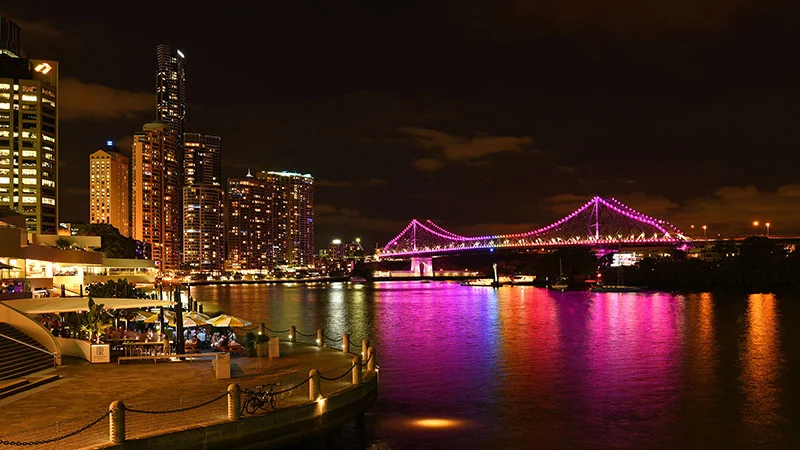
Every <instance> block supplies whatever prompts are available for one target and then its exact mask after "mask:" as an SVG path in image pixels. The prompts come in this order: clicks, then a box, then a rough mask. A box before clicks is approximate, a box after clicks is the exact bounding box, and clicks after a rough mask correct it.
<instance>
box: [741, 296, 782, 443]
mask: <svg viewBox="0 0 800 450" xmlns="http://www.w3.org/2000/svg"><path fill="white" fill-rule="evenodd" d="M778 318H779V312H778V306H777V302H776V299H775V296H774V295H773V294H752V295H750V296H749V297H748V299H747V314H746V321H747V322H746V329H745V335H744V339H743V341H742V347H741V361H742V373H741V377H740V388H741V390H742V393H743V394H744V396H745V404H744V407H743V409H742V412H741V414H742V421H743V423H744V425H745V427H744V431H745V433H746V435H747V436H746V438H747V439H748V441H760V440H761V439H763V435H764V434H765V433H769V432H770V431H771V430H773V429H775V428H776V427H777V426H778V425H779V423H780V415H779V408H780V389H781V388H780V377H781V373H782V371H783V361H782V357H781V351H780V344H781V343H780V337H779V334H778V333H779V331H780V324H779V320H778Z"/></svg>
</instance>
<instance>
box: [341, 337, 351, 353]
mask: <svg viewBox="0 0 800 450" xmlns="http://www.w3.org/2000/svg"><path fill="white" fill-rule="evenodd" d="M342 353H350V334H349V333H345V334H344V336H342Z"/></svg>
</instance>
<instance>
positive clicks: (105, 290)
mask: <svg viewBox="0 0 800 450" xmlns="http://www.w3.org/2000/svg"><path fill="white" fill-rule="evenodd" d="M86 294H87V295H88V296H89V297H96V298H112V297H113V298H147V294H146V293H145V292H144V291H143V290H141V289H139V288H137V287H136V285H134V284H133V283H129V282H128V280H126V279H125V278H120V279H118V280H108V281H106V282H105V283H93V284H90V285H89V286H86Z"/></svg>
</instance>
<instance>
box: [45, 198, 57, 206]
mask: <svg viewBox="0 0 800 450" xmlns="http://www.w3.org/2000/svg"><path fill="white" fill-rule="evenodd" d="M42 203H44V204H45V205H55V204H56V199H54V198H50V197H42Z"/></svg>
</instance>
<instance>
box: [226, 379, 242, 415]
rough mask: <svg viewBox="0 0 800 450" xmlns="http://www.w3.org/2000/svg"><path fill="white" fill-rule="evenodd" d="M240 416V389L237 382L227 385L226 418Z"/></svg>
mask: <svg viewBox="0 0 800 450" xmlns="http://www.w3.org/2000/svg"><path fill="white" fill-rule="evenodd" d="M241 418H242V389H241V388H240V387H239V385H238V384H236V383H232V384H230V385H228V420H239V419H241Z"/></svg>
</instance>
